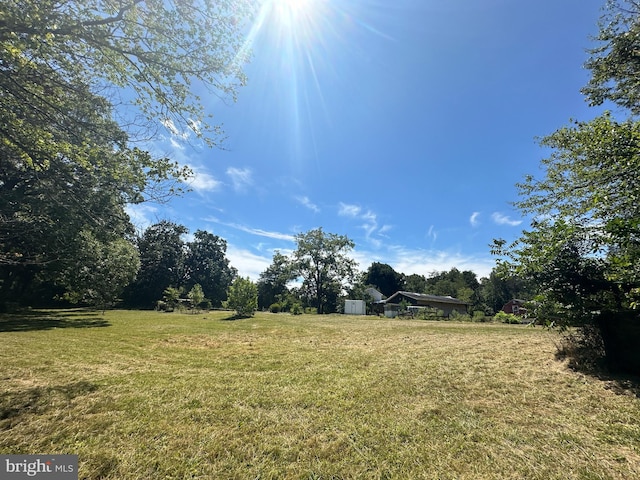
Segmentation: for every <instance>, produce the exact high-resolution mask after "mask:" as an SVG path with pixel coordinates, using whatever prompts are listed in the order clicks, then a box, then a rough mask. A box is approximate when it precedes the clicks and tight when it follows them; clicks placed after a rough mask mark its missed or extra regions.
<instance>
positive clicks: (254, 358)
mask: <svg viewBox="0 0 640 480" xmlns="http://www.w3.org/2000/svg"><path fill="white" fill-rule="evenodd" d="M227 316H228V314H225V313H222V312H217V313H202V314H194V315H192V314H178V313H171V314H159V313H155V312H135V311H112V312H107V313H106V314H105V315H104V316H102V315H101V314H100V313H94V312H87V311H82V310H66V311H55V312H32V313H31V314H29V315H26V316H6V315H5V316H3V317H0V378H1V383H0V453H4V454H8V453H12V454H13V453H15V454H17V453H43V454H44V453H68V454H78V455H79V459H80V478H90V479H170V478H175V479H183V478H215V479H233V478H237V479H258V478H260V479H281V478H292V479H321V478H322V479H337V478H344V479H351V478H363V479H378V478H392V479H395V478H399V479H403V478H406V479H421V478H425V479H483V478H494V479H507V478H513V479H521V478H526V479H545V480H547V479H552V478H557V479H571V478H574V479H578V478H580V479H604V478H612V479H630V478H640V399H638V398H637V397H636V396H635V395H634V394H633V393H632V391H633V390H632V389H627V390H625V389H624V388H620V385H619V383H615V382H612V381H605V380H600V379H596V378H593V377H589V376H584V375H582V374H579V373H576V372H573V371H571V370H569V369H568V368H566V365H565V363H563V362H561V361H558V360H556V359H555V357H554V353H555V350H556V346H555V345H556V342H557V341H558V337H557V334H556V333H553V332H549V331H546V330H542V329H540V328H526V327H523V326H519V325H518V326H508V325H493V324H471V323H467V324H462V323H449V322H425V321H417V320H415V321H414V320H388V319H377V318H372V317H367V318H364V317H347V316H338V315H336V316H305V315H303V316H297V317H294V316H290V315H285V314H283V315H275V314H267V313H265V314H257V315H256V317H254V318H251V319H243V320H233V321H232V320H227V319H225V318H226V317H227Z"/></svg>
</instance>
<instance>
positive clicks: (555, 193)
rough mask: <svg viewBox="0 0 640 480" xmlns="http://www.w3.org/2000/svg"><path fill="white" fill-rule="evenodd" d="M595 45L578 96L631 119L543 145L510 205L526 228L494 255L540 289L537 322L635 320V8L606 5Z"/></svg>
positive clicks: (576, 129) (591, 124) (605, 117)
mask: <svg viewBox="0 0 640 480" xmlns="http://www.w3.org/2000/svg"><path fill="white" fill-rule="evenodd" d="M597 40H599V46H598V47H596V48H595V49H593V50H592V51H591V58H590V59H589V61H588V62H587V64H586V66H587V68H589V69H590V70H591V73H592V75H591V80H590V82H589V84H588V85H587V86H586V87H585V88H584V89H583V92H584V93H585V94H586V96H587V99H588V101H589V102H590V103H591V104H594V105H600V104H602V103H603V102H605V101H612V102H615V103H616V104H618V105H619V106H621V107H624V109H626V113H627V115H628V118H627V119H626V120H619V119H618V118H616V117H614V116H613V115H612V114H611V113H604V114H602V115H600V116H598V117H596V118H594V119H593V120H590V121H574V122H573V123H572V124H571V125H569V126H566V127H562V128H560V129H559V130H557V131H556V132H554V133H552V134H551V135H549V136H547V137H545V138H543V139H542V140H541V144H542V145H543V146H545V147H549V148H551V150H552V153H551V155H550V156H549V157H548V158H546V159H544V160H543V161H542V167H543V171H544V175H543V177H542V178H537V177H534V176H533V175H530V176H528V177H526V178H525V180H524V182H522V183H521V184H520V185H519V189H520V200H519V201H518V202H516V206H517V207H519V208H520V210H521V211H522V212H523V213H525V214H529V215H531V216H532V218H533V220H532V223H531V228H530V229H529V230H527V231H525V232H523V234H522V236H521V238H520V239H518V240H517V241H516V242H514V243H513V244H511V245H507V244H506V242H504V241H502V240H497V241H495V248H494V251H495V252H496V253H498V254H500V255H503V256H504V258H505V259H506V260H507V261H506V262H504V263H503V265H504V267H505V269H504V270H508V269H509V268H511V269H512V271H516V272H518V273H519V274H521V275H524V276H525V277H527V278H529V279H531V280H533V283H534V284H535V285H536V286H537V287H538V290H539V296H538V297H537V301H538V305H539V311H538V314H539V315H547V316H549V317H552V318H550V319H553V320H554V321H560V322H564V323H573V324H575V323H578V324H581V325H587V326H590V325H594V324H595V325H596V326H597V327H602V326H603V322H605V323H611V322H613V319H614V318H617V317H619V316H620V315H622V316H625V317H626V316H629V315H631V317H634V318H635V319H636V321H637V312H635V313H632V311H633V310H634V309H635V308H636V307H637V306H638V301H639V300H640V267H639V266H638V265H640V207H639V205H640V202H639V200H640V123H639V122H638V120H637V118H636V116H637V114H639V113H640V96H639V94H638V91H639V90H638V87H639V86H640V83H639V82H640V80H639V77H638V72H639V71H640V70H639V65H640V64H639V63H638V58H639V56H638V55H639V54H638V51H640V4H639V3H638V2H636V1H634V0H617V1H612V2H609V4H608V6H607V10H606V13H605V15H604V17H603V19H602V22H601V26H600V34H599V36H598V37H597ZM616 114H617V116H618V117H619V116H621V115H624V112H620V111H618V112H616ZM601 331H602V332H605V331H611V329H610V328H609V327H607V328H601ZM603 338H604V337H603ZM604 340H605V347H606V348H608V347H607V338H604ZM635 365H636V367H634V368H636V369H638V370H640V361H636V364H635Z"/></svg>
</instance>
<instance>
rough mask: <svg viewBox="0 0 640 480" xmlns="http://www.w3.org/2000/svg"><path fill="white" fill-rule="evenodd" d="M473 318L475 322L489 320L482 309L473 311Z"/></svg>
mask: <svg viewBox="0 0 640 480" xmlns="http://www.w3.org/2000/svg"><path fill="white" fill-rule="evenodd" d="M472 320H473V321H474V322H480V323H484V322H486V321H487V317H486V315H485V314H484V312H483V311H482V310H476V311H474V312H473V318H472Z"/></svg>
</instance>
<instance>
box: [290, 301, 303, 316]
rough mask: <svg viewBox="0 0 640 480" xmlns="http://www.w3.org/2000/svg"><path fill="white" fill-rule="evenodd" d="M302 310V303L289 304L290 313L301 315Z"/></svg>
mask: <svg viewBox="0 0 640 480" xmlns="http://www.w3.org/2000/svg"><path fill="white" fill-rule="evenodd" d="M303 311H304V309H303V308H302V305H300V304H299V303H294V304H293V305H291V314H292V315H302V312H303Z"/></svg>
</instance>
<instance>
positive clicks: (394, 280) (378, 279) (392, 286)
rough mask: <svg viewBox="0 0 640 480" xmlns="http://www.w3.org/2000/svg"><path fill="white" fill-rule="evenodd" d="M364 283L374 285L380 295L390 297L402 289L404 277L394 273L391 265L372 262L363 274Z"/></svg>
mask: <svg viewBox="0 0 640 480" xmlns="http://www.w3.org/2000/svg"><path fill="white" fill-rule="evenodd" d="M364 283H365V284H367V285H374V286H375V287H376V288H377V289H378V291H380V293H382V294H383V295H385V296H387V297H390V296H391V295H393V294H394V293H396V292H397V291H399V290H403V289H404V275H402V274H401V273H398V272H396V271H395V270H394V269H393V268H392V267H391V265H387V264H386V263H379V262H373V263H372V264H371V265H370V266H369V268H368V269H367V271H366V273H365V278H364Z"/></svg>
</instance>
